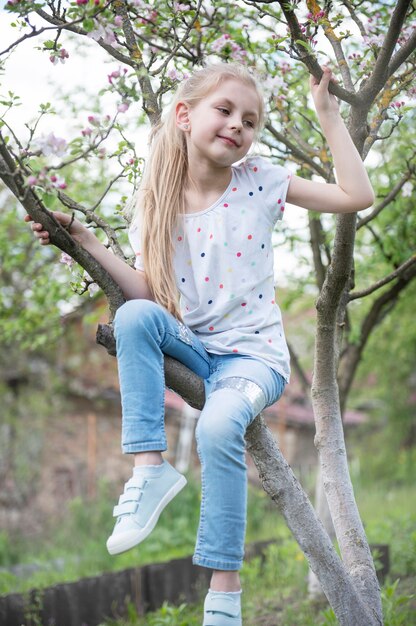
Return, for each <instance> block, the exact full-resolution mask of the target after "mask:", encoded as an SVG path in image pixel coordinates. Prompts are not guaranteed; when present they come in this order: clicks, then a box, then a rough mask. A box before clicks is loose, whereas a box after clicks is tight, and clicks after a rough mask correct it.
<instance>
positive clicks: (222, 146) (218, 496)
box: [26, 64, 373, 626]
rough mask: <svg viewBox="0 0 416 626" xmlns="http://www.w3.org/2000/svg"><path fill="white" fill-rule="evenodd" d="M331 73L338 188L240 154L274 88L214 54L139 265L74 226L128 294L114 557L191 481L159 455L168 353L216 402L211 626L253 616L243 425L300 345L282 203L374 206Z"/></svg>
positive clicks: (156, 173)
mask: <svg viewBox="0 0 416 626" xmlns="http://www.w3.org/2000/svg"><path fill="white" fill-rule="evenodd" d="M331 78H332V76H331V72H330V70H328V69H327V68H325V69H324V72H323V75H322V78H321V80H320V81H317V80H316V79H314V78H312V79H311V91H312V97H313V100H314V103H315V107H316V110H317V113H318V117H319V120H320V124H321V126H322V130H323V132H324V134H325V137H326V139H327V141H328V144H329V147H330V149H331V152H332V156H333V159H334V164H335V169H336V173H337V180H338V182H337V184H322V183H316V182H312V181H308V180H304V179H302V178H299V177H298V176H291V175H290V173H289V171H288V170H286V169H285V168H283V167H280V166H277V165H273V164H271V163H269V162H268V161H267V160H265V159H263V158H259V157H253V158H246V159H245V160H243V159H244V158H245V157H246V156H247V154H248V152H249V150H250V147H251V146H252V144H253V141H254V140H255V139H256V137H257V136H258V134H259V131H260V130H261V127H262V122H263V115H264V110H263V102H262V97H261V94H260V91H259V88H258V86H257V84H256V82H255V80H254V79H253V77H252V76H251V74H250V73H249V72H248V71H247V70H246V69H245V68H244V67H242V66H239V65H231V64H219V65H212V66H209V67H206V68H203V69H199V70H198V71H196V72H195V73H194V74H193V75H192V76H191V77H190V78H189V79H188V80H186V82H185V83H184V84H183V85H182V86H181V87H180V89H179V91H178V92H177V94H176V97H175V99H174V101H173V104H172V106H171V109H170V112H169V113H168V116H167V118H166V119H165V121H164V122H163V123H162V124H161V125H160V126H159V127H158V128H157V129H156V130H155V131H154V133H153V138H152V146H151V153H150V157H149V159H148V163H147V166H146V170H145V173H144V176H143V179H142V182H141V186H140V189H139V194H138V201H137V210H136V214H135V216H134V219H133V221H132V226H131V229H130V240H131V244H132V247H133V249H134V251H135V253H136V263H135V268H136V270H137V271H135V270H134V269H133V268H131V267H129V266H128V265H126V264H124V263H123V262H122V261H121V260H119V259H117V258H116V257H114V256H113V255H112V254H111V253H110V252H109V251H108V250H107V249H106V248H105V247H104V246H103V245H102V244H101V243H100V242H99V241H98V239H97V238H96V237H95V236H94V235H93V234H92V233H91V232H90V231H89V230H87V229H86V228H85V227H84V226H83V225H82V224H81V223H80V222H79V221H77V220H75V221H74V222H73V223H72V224H71V227H70V232H71V235H72V236H73V237H74V239H76V240H77V241H78V242H79V243H80V244H81V245H82V246H83V247H84V248H85V249H86V250H88V251H89V252H90V253H91V254H92V255H93V256H94V257H95V258H96V259H97V261H99V262H100V263H101V264H102V265H103V266H104V267H105V268H106V269H107V270H108V271H109V272H110V274H111V275H112V276H113V278H114V279H115V280H116V281H117V282H118V284H119V285H120V287H121V288H122V289H123V292H124V294H125V296H126V300H127V302H126V303H125V304H124V305H123V306H122V307H121V308H120V309H119V310H118V311H117V314H116V317H115V321H114V330H115V336H116V341H117V357H118V367H119V376H120V387H121V397H122V409H123V420H122V445H123V451H124V452H125V453H129V454H133V455H134V464H135V467H134V471H133V476H132V478H130V480H129V481H128V482H127V483H126V485H125V488H124V492H123V494H122V495H121V496H120V499H119V502H118V504H117V506H116V507H115V508H114V516H115V517H116V518H117V520H116V524H115V527H114V530H113V533H112V535H111V536H110V538H109V539H108V542H107V548H108V550H109V552H110V553H111V554H117V553H119V552H123V551H124V550H127V549H129V548H131V547H133V546H135V545H137V544H138V543H139V542H141V541H143V539H145V537H147V536H148V535H149V533H150V532H151V531H152V529H153V527H154V526H155V524H156V522H157V520H158V517H159V515H160V513H161V511H162V510H163V508H164V507H165V506H166V505H167V504H168V502H169V501H170V500H171V499H172V498H173V497H174V496H175V495H176V494H177V493H178V492H179V491H180V490H181V489H182V488H183V487H184V485H185V483H186V480H185V478H184V477H183V476H181V475H180V474H179V473H178V472H177V471H176V470H175V469H174V468H173V467H172V466H171V465H170V464H169V463H167V461H165V460H164V459H163V458H162V454H161V453H162V452H163V451H164V450H166V438H165V432H164V424H163V417H164V406H163V403H164V388H165V384H164V378H163V358H164V355H165V354H167V355H169V356H171V357H174V358H175V359H177V360H179V361H181V362H182V363H184V364H185V365H186V366H187V367H189V368H190V369H191V370H193V371H194V372H196V374H198V375H199V376H201V377H202V378H203V379H204V382H205V391H206V403H205V406H204V409H203V410H202V412H201V415H200V418H199V421H198V426H197V430H196V439H197V448H198V454H199V458H200V461H201V470H202V473H201V476H202V501H201V515H200V524H199V529H198V536H197V542H196V548H195V554H194V559H193V560H194V563H196V564H198V565H201V566H203V567H208V568H211V569H212V570H213V573H212V578H211V585H210V590H209V592H208V595H207V597H206V600H205V605H204V622H203V624H204V626H241V624H242V620H241V609H240V594H241V588H240V579H239V569H240V568H241V565H242V562H243V548H244V535H245V521H246V464H245V444H244V434H245V431H246V428H247V426H248V425H249V424H250V422H251V421H252V420H253V419H254V417H255V416H256V415H257V414H258V413H259V412H260V411H261V410H262V409H264V408H265V407H267V406H269V405H271V404H273V403H274V402H276V400H278V398H279V397H280V396H281V394H282V392H283V390H284V387H285V384H286V382H287V381H288V380H289V354H288V349H287V346H286V342H285V338H284V334H283V328H282V321H281V314H280V311H279V308H278V306H277V304H276V303H275V300H274V298H275V295H274V277H273V250H272V244H271V233H272V230H273V227H274V225H275V223H276V221H277V220H280V219H282V216H283V211H284V205H285V202H286V201H288V202H291V203H293V204H296V205H298V206H301V207H304V208H306V209H311V210H314V211H321V212H334V213H347V212H354V211H358V210H361V209H365V208H366V207H368V206H370V205H371V204H372V202H373V191H372V188H371V184H370V182H369V180H368V178H367V174H366V171H365V169H364V166H363V164H362V161H361V159H360V157H359V154H358V152H357V151H356V149H355V147H354V145H353V143H352V141H351V139H350V136H349V134H348V132H347V130H346V128H345V126H344V124H343V121H342V119H341V116H340V114H339V110H338V104H337V102H336V99H335V98H334V97H333V96H332V95H330V93H329V91H328V84H329V81H330V80H331ZM242 160H243V161H242ZM237 162H240V163H239V164H238V165H235V164H236V163H237ZM55 216H56V218H57V219H58V220H59V222H60V223H61V224H63V225H68V224H69V223H70V219H71V218H70V217H69V216H68V215H65V214H64V213H59V212H57V213H55ZM26 219H27V221H30V220H31V218H30V217H29V216H28V217H27V218H26ZM32 229H33V231H34V232H35V235H36V236H37V237H38V238H39V240H40V243H42V244H48V243H49V234H48V232H47V231H45V230H44V229H43V227H42V225H41V224H39V223H34V224H32ZM178 292H179V295H180V298H179V303H178Z"/></svg>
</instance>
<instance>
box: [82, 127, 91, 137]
mask: <svg viewBox="0 0 416 626" xmlns="http://www.w3.org/2000/svg"><path fill="white" fill-rule="evenodd" d="M91 133H92V129H91V128H84V130H82V131H81V135H82V136H83V137H89V136H90V135H91Z"/></svg>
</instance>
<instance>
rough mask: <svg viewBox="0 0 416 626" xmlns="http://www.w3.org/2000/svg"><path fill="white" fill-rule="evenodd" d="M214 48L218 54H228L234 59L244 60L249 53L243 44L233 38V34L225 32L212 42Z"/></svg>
mask: <svg viewBox="0 0 416 626" xmlns="http://www.w3.org/2000/svg"><path fill="white" fill-rule="evenodd" d="M212 50H213V52H216V53H217V54H221V53H222V54H226V55H227V56H230V57H232V58H233V59H234V61H243V60H244V59H245V57H246V56H247V53H246V51H245V50H243V48H242V47H241V46H239V45H238V43H236V42H235V41H233V40H232V39H231V35H229V34H228V33H225V34H224V35H221V37H219V38H218V39H216V40H215V41H214V42H213V43H212Z"/></svg>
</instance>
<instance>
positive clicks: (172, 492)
mask: <svg viewBox="0 0 416 626" xmlns="http://www.w3.org/2000/svg"><path fill="white" fill-rule="evenodd" d="M185 485H186V478H185V476H182V474H179V472H177V471H176V470H175V468H174V467H172V465H170V464H169V463H168V462H167V461H164V462H163V463H162V464H161V466H160V470H159V468H154V467H152V471H151V472H146V470H145V469H143V474H141V473H140V475H139V476H133V477H132V478H130V480H129V481H127V483H126V484H125V486H124V492H123V493H122V494H121V496H120V498H119V501H118V504H117V505H116V506H115V507H114V510H113V516H114V517H117V521H116V524H115V526H114V530H113V533H112V534H111V536H110V537H109V538H108V540H107V550H108V551H109V553H110V554H119V553H120V552H125V551H126V550H129V549H130V548H133V547H134V546H136V545H137V544H138V543H140V542H141V541H143V540H144V539H146V537H147V536H148V535H149V534H150V533H151V532H152V530H153V528H154V527H155V526H156V523H157V520H158V519H159V515H160V514H161V512H162V511H163V509H164V508H165V506H166V505H167V504H169V502H170V501H171V500H172V499H173V498H174V497H175V496H176V494H177V493H179V492H180V491H181V489H183V488H184V487H185Z"/></svg>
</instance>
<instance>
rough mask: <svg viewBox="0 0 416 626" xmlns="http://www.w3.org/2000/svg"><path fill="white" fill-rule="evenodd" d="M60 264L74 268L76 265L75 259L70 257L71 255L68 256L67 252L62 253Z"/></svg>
mask: <svg viewBox="0 0 416 626" xmlns="http://www.w3.org/2000/svg"><path fill="white" fill-rule="evenodd" d="M59 262H60V263H63V264H64V265H67V266H68V267H72V266H73V264H74V259H73V258H72V256H69V254H67V253H66V252H62V254H61V258H60V259H59Z"/></svg>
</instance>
